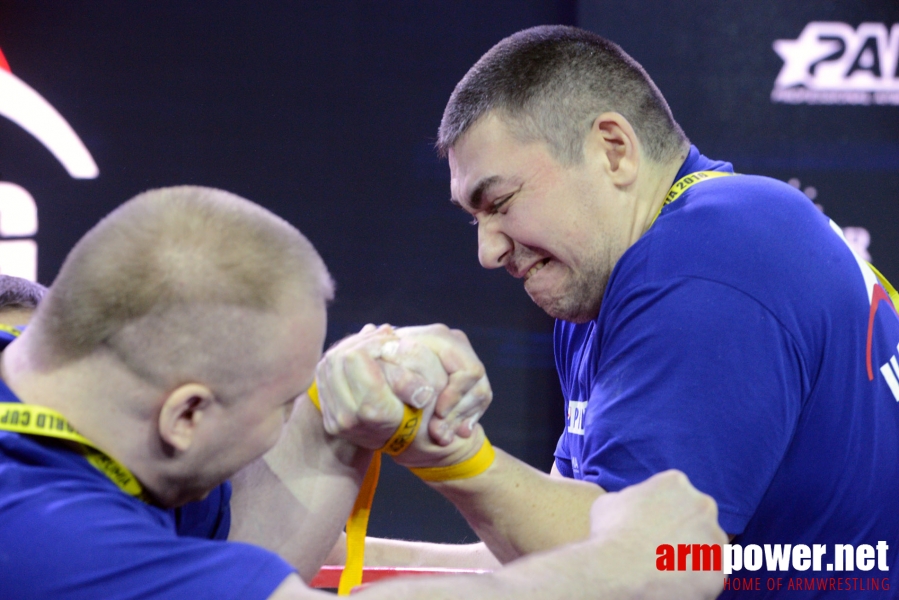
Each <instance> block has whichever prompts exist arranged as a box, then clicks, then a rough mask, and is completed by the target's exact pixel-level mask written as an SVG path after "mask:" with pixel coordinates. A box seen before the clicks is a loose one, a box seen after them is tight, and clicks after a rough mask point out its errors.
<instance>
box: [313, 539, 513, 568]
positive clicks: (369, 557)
mask: <svg viewBox="0 0 899 600" xmlns="http://www.w3.org/2000/svg"><path fill="white" fill-rule="evenodd" d="M345 560H346V536H345V535H343V534H341V536H340V539H338V540H337V544H335V545H334V549H333V550H332V551H331V553H330V554H328V557H327V559H326V560H325V564H326V565H342V564H344V562H345ZM365 565H366V566H368V567H437V568H443V569H484V570H493V569H496V568H498V567H499V566H500V562H499V561H498V560H497V559H496V557H495V556H493V554H491V553H490V550H489V549H488V548H487V546H486V545H485V544H484V543H483V542H480V543H477V544H435V543H430V542H410V541H406V540H390V539H383V538H373V537H367V538H365Z"/></svg>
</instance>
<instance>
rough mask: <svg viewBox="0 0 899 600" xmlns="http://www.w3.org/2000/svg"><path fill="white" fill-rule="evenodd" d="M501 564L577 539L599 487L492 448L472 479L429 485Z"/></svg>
mask: <svg viewBox="0 0 899 600" xmlns="http://www.w3.org/2000/svg"><path fill="white" fill-rule="evenodd" d="M431 485H432V486H433V487H434V489H436V490H437V491H438V492H440V493H441V494H443V495H444V496H445V497H446V498H447V499H449V500H450V501H451V502H452V503H453V504H455V505H456V507H457V508H458V509H459V511H460V512H461V513H462V514H463V515H464V516H465V518H466V520H468V523H469V524H470V525H471V526H472V528H473V529H474V530H475V532H477V534H478V536H479V537H480V538H481V539H482V540H484V542H486V544H487V547H488V548H489V549H490V551H491V552H492V553H493V554H494V555H495V556H496V557H497V558H498V559H499V560H500V561H502V562H504V563H505V562H509V561H511V560H514V559H516V558H518V557H520V556H523V555H525V554H530V553H532V552H538V551H542V550H546V549H549V548H555V547H557V546H560V545H562V544H565V543H568V542H573V541H577V540H582V539H584V538H586V537H587V535H588V534H589V533H590V519H589V514H590V506H591V504H592V503H593V501H594V500H596V498H597V497H598V496H599V495H600V494H602V493H603V490H602V488H600V487H599V486H596V485H593V484H588V483H582V482H579V481H574V480H570V479H560V478H556V477H550V476H549V475H547V474H545V473H541V472H540V471H538V470H536V469H534V468H532V467H530V466H528V465H526V464H525V463H523V462H521V461H519V460H518V459H516V458H514V457H512V456H510V455H508V454H506V453H505V452H503V451H502V450H499V449H497V451H496V461H495V462H494V463H493V466H491V467H490V468H489V469H488V470H487V471H485V472H484V473H483V474H481V475H478V476H477V477H472V478H470V479H460V480H456V481H450V482H442V483H433V484H431Z"/></svg>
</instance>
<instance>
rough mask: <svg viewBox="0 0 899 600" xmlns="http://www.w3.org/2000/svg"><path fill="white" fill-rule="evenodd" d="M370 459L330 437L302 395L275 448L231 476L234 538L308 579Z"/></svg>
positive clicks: (338, 526)
mask: <svg viewBox="0 0 899 600" xmlns="http://www.w3.org/2000/svg"><path fill="white" fill-rule="evenodd" d="M370 459H371V453H370V452H368V451H364V450H359V449H357V448H356V447H355V446H352V445H350V444H349V443H347V442H344V441H341V440H337V439H335V438H332V437H331V436H329V435H327V433H325V431H324V428H323V427H322V425H321V415H320V414H319V413H318V412H317V411H316V409H315V407H314V406H313V405H312V404H311V403H310V402H309V401H308V400H306V399H305V398H300V400H299V401H298V404H297V406H296V409H295V410H294V414H293V415H292V416H291V419H290V422H289V423H288V425H287V426H286V427H285V431H284V433H283V435H282V436H281V439H280V440H279V441H278V444H277V445H276V446H275V447H274V448H273V449H272V450H271V451H269V452H268V453H267V454H266V455H265V456H264V457H262V458H260V459H259V460H257V461H255V462H254V463H252V464H251V465H249V466H248V467H246V468H245V469H244V470H242V471H241V472H240V473H238V474H237V475H236V476H235V477H234V478H233V484H234V493H233V496H232V502H231V507H232V527H231V533H230V535H229V539H232V540H239V541H245V542H250V543H253V544H257V545H259V546H263V547H265V548H268V549H270V550H272V551H274V552H277V553H278V554H280V555H281V556H282V557H283V558H284V559H286V560H287V561H289V562H290V563H291V564H293V565H294V566H295V567H296V568H297V570H298V571H299V573H300V575H301V576H302V577H303V579H305V580H306V581H309V580H310V579H311V578H312V577H314V576H315V573H317V572H318V569H319V568H320V567H321V565H322V564H323V563H324V560H325V557H326V555H327V554H328V551H329V550H330V549H331V547H332V546H333V545H334V542H335V540H336V539H337V537H338V536H339V535H340V531H341V530H342V529H343V525H344V523H345V522H346V519H347V516H348V515H349V513H350V510H351V509H352V506H353V502H354V500H355V498H356V494H357V492H358V490H359V485H360V483H361V481H362V477H363V476H364V474H365V469H366V467H367V466H368V462H369V461H370Z"/></svg>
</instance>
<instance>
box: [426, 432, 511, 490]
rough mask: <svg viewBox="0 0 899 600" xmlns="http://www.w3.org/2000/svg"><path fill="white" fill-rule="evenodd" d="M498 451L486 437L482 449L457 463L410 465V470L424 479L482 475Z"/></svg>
mask: <svg viewBox="0 0 899 600" xmlns="http://www.w3.org/2000/svg"><path fill="white" fill-rule="evenodd" d="M495 459H496V451H495V450H494V449H493V446H492V445H491V444H490V440H488V439H487V438H486V437H485V438H484V443H483V444H481V449H480V450H478V451H477V453H475V455H474V456H472V457H471V458H469V459H467V460H463V461H462V462H460V463H458V464H455V465H448V466H445V467H410V468H409V470H410V471H412V473H414V474H415V475H417V476H418V477H419V478H421V479H422V480H424V481H453V480H455V479H468V478H470V477H475V476H476V475H480V474H481V473H483V472H484V471H486V470H487V469H488V468H490V465H492V464H493V461H494V460H495Z"/></svg>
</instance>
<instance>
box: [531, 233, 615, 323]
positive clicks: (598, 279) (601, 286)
mask: <svg viewBox="0 0 899 600" xmlns="http://www.w3.org/2000/svg"><path fill="white" fill-rule="evenodd" d="M612 254H613V253H612V252H611V251H610V249H607V250H606V251H605V252H602V251H599V252H596V253H594V254H593V257H594V260H593V261H591V262H590V263H589V264H585V265H583V266H582V268H581V269H580V270H579V271H578V272H575V271H572V270H571V268H570V267H568V269H569V277H568V281H566V283H565V284H564V285H563V286H561V287H562V289H561V290H559V292H558V293H556V294H553V295H552V296H551V297H548V298H547V297H544V298H540V299H537V298H534V297H533V296H531V299H532V300H533V301H534V302H535V303H536V304H537V306H539V307H540V308H542V309H543V310H544V311H545V312H546V314H548V315H549V316H551V317H553V318H555V319H561V320H563V321H570V322H572V323H587V322H589V321H592V320H593V319H595V318H596V317H597V316H599V309H600V307H601V306H602V300H603V296H604V295H605V291H606V285H607V284H608V283H609V276H610V275H611V273H612V268H613V267H614V265H615V262H616V261H615V260H613V259H612V256H611V255H612Z"/></svg>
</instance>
